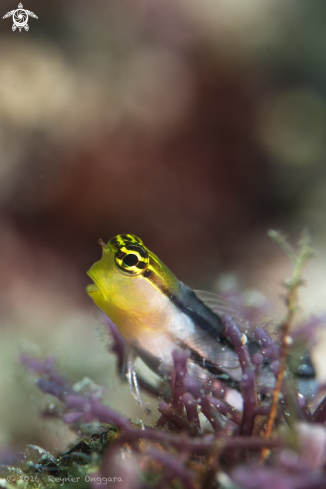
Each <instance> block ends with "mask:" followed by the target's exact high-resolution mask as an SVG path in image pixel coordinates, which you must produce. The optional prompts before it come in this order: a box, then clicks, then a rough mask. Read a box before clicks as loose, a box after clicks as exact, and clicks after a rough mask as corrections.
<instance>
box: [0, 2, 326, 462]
mask: <svg viewBox="0 0 326 489" xmlns="http://www.w3.org/2000/svg"><path fill="white" fill-rule="evenodd" d="M17 1H18V0H15V1H13V0H5V1H3V2H2V4H1V12H2V13H0V14H1V15H0V17H1V21H0V289H1V290H0V369H1V370H0V399H1V401H0V455H1V453H3V454H4V455H3V456H4V457H5V456H8V453H9V449H13V450H16V449H19V448H22V447H24V445H25V444H26V443H36V444H38V445H41V446H43V447H44V448H51V449H53V448H57V449H59V448H62V447H63V446H64V445H65V443H66V441H67V440H68V439H72V438H73V437H74V435H73V434H71V433H69V432H68V431H62V430H61V428H60V426H61V425H60V423H58V422H56V421H55V420H53V421H51V422H49V421H46V422H43V421H42V422H40V420H39V417H38V413H39V411H40V409H41V404H42V402H43V403H44V402H47V401H46V400H44V396H41V395H39V394H38V393H37V392H36V388H35V386H34V384H33V378H32V376H31V375H30V374H27V373H26V372H24V370H23V368H22V367H20V366H19V363H18V357H19V354H20V353H22V352H23V353H29V354H35V355H37V356H39V357H42V356H46V355H53V356H55V357H56V358H57V359H58V362H59V365H60V368H61V370H62V371H63V372H64V373H65V374H66V375H67V376H68V377H69V378H70V379H71V380H73V381H78V380H80V379H82V378H83V377H84V376H87V377H90V378H91V379H92V380H93V381H94V382H96V383H100V384H102V385H104V386H106V388H107V399H108V403H109V404H110V405H111V406H113V407H116V408H117V409H119V410H120V411H121V412H124V413H125V414H127V415H129V416H138V417H143V414H142V412H141V410H140V409H139V408H138V407H137V406H136V405H135V401H134V400H133V398H132V397H131V395H130V393H129V390H128V387H127V386H125V385H121V383H120V381H119V379H118V378H117V376H116V373H115V371H114V365H115V362H114V358H113V357H112V356H110V355H109V354H108V353H107V342H108V339H107V337H106V335H105V333H104V332H103V330H102V329H101V325H100V323H101V320H100V316H99V314H98V312H97V310H96V308H95V306H93V304H92V302H91V300H90V299H89V297H88V296H87V294H86V293H85V287H86V285H87V284H88V283H89V282H90V280H89V279H88V278H87V275H86V271H87V270H88V268H89V267H90V266H91V265H92V264H93V263H94V262H95V261H97V260H98V259H99V258H100V256H101V249H100V246H99V245H98V239H99V238H102V239H103V240H105V241H108V240H109V239H110V238H111V237H112V236H114V235H116V234H118V233H133V234H136V235H138V236H140V237H141V238H142V239H143V241H144V243H145V244H146V245H147V246H148V247H149V248H150V249H151V250H153V251H154V252H155V253H156V254H157V255H158V256H159V257H160V258H161V259H162V260H163V261H164V262H165V263H166V264H167V265H168V266H169V267H170V268H171V269H172V270H173V271H174V273H175V274H176V275H177V276H178V278H179V279H180V280H182V281H184V282H185V283H187V284H188V285H190V286H191V287H194V288H197V289H208V290H210V291H217V290H218V287H219V285H221V284H222V286H224V285H225V284H228V283H232V280H233V278H232V277H236V278H237V280H238V282H239V287H240V289H241V290H243V291H251V290H257V291H259V292H260V293H261V294H265V296H266V297H268V299H270V300H271V301H272V302H273V303H274V304H275V306H273V307H274V310H275V314H274V316H273V315H272V317H273V318H274V319H277V318H279V317H281V315H282V312H284V307H282V302H281V300H280V299H279V295H280V294H281V292H282V288H281V286H280V283H281V281H282V280H283V279H285V278H287V277H288V276H289V274H290V273H291V265H290V263H289V262H288V259H287V257H286V256H284V253H283V252H282V251H281V250H280V249H279V248H277V246H275V245H274V244H273V243H272V242H271V241H270V240H269V238H268V237H267V230H268V229H270V228H271V227H272V228H277V229H281V230H283V231H285V232H286V233H287V234H288V235H290V236H291V240H292V242H293V243H295V242H296V241H297V239H298V238H299V235H300V232H301V230H302V229H303V227H305V226H309V227H310V229H311V230H312V231H313V234H314V240H315V245H316V247H317V249H318V250H319V256H318V257H317V258H316V259H315V260H313V261H312V262H311V263H310V264H309V266H308V267H307V272H306V274H305V276H306V278H307V284H308V287H307V288H305V289H302V292H301V305H302V306H303V308H304V310H305V313H306V314H316V313H320V312H322V311H325V308H326V301H325V299H326V278H325V277H326V250H325V244H326V232H325V231H326V229H325V225H324V223H325V211H326V164H325V158H326V57H325V51H326V4H325V2H324V1H323V0H315V1H314V2H307V1H306V0H288V1H287V2H284V1H282V0H264V1H263V2H262V1H261V0H246V1H245V2H244V1H243V0H219V1H217V0H200V1H199V0H155V1H153V0H119V1H116V0H96V1H93V2H90V1H84V0H78V1H77V0H70V1H69V3H68V2H64V1H63V0H62V1H60V0H52V1H51V2H44V1H41V0H38V1H36V0H28V1H27V0H24V8H26V9H28V10H31V11H33V12H34V13H35V14H36V15H37V16H38V19H33V18H30V19H29V27H30V30H29V32H25V31H24V30H22V32H21V33H19V31H18V30H17V31H16V32H13V31H12V29H11V27H12V18H7V19H2V16H3V15H4V14H5V13H6V12H7V11H10V10H13V9H16V8H17ZM221 276H222V278H223V280H221ZM255 297H257V294H256V296H255ZM259 297H260V299H261V295H259ZM321 345H322V342H320V343H319V345H318V348H317V349H316V351H315V353H314V357H315V362H316V365H317V367H318V372H319V375H320V377H321V378H326V372H324V371H323V366H322V362H321V359H322V357H323V356H325V353H324V351H325V347H324V346H323V347H322V346H321ZM323 348H324V350H323ZM49 399H50V398H49ZM51 401H52V400H51ZM1 450H2V451H1Z"/></svg>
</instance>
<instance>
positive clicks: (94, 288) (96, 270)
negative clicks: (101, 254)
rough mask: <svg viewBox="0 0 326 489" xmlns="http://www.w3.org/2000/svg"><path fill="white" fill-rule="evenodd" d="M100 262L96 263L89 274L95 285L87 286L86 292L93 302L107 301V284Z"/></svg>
mask: <svg viewBox="0 0 326 489" xmlns="http://www.w3.org/2000/svg"><path fill="white" fill-rule="evenodd" d="M99 263H100V262H97V263H95V264H94V265H93V266H92V267H91V268H90V269H89V270H88V272H87V275H88V276H89V277H90V278H91V279H92V280H93V282H94V283H92V284H89V285H87V287H86V292H87V293H88V294H89V295H90V296H91V298H92V299H93V300H95V298H97V299H102V300H106V299H107V297H106V294H105V293H104V291H105V283H104V274H103V269H102V267H101V266H100V265H99Z"/></svg>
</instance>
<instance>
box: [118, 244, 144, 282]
mask: <svg viewBox="0 0 326 489" xmlns="http://www.w3.org/2000/svg"><path fill="white" fill-rule="evenodd" d="M115 262H116V264H117V266H118V267H119V268H121V270H123V271H124V272H127V273H130V274H132V275H139V274H141V273H143V272H144V271H145V270H146V269H147V267H148V263H149V257H148V253H147V251H146V248H145V247H143V246H140V245H138V244H123V245H122V246H120V247H119V249H118V251H117V252H116V254H115Z"/></svg>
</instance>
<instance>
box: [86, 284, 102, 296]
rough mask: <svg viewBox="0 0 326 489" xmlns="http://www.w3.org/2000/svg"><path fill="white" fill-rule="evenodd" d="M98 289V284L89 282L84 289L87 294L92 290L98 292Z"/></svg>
mask: <svg viewBox="0 0 326 489" xmlns="http://www.w3.org/2000/svg"><path fill="white" fill-rule="evenodd" d="M99 290H100V289H99V288H98V286H97V285H96V284H90V285H87V287H86V291H87V292H88V294H91V293H92V292H98V291H99Z"/></svg>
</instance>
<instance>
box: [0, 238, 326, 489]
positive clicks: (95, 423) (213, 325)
mask: <svg viewBox="0 0 326 489" xmlns="http://www.w3.org/2000/svg"><path fill="white" fill-rule="evenodd" d="M271 235H272V237H273V238H274V239H275V240H276V241H277V242H278V243H279V244H281V246H282V247H283V248H284V249H285V251H286V252H287V253H288V255H289V256H290V259H291V260H292V262H293V265H294V271H293V274H292V277H291V279H289V280H287V281H286V282H285V283H284V285H285V287H286V295H285V304H286V307H287V313H286V315H285V318H284V319H283V320H282V322H281V323H280V325H279V326H278V328H276V334H274V335H273V337H272V336H270V335H269V334H268V333H267V329H266V328H265V326H263V325H262V322H261V321H259V320H258V319H257V320H251V321H249V320H248V315H247V311H246V310H245V309H241V308H240V307H236V306H234V304H231V303H229V302H225V301H221V300H220V299H218V298H216V297H215V296H213V294H208V293H203V292H198V291H191V290H190V289H189V288H188V287H186V286H185V285H184V284H182V283H181V282H179V281H178V280H177V279H176V277H175V276H174V275H173V274H172V272H170V271H169V270H168V269H167V267H165V266H164V265H163V264H162V262H161V261H160V260H159V259H158V258H157V257H156V256H155V255H154V254H153V253H151V252H150V251H149V250H148V249H147V248H146V247H145V246H144V244H143V243H142V241H141V240H140V239H139V238H136V237H135V236H132V235H120V236H118V237H116V238H113V239H112V240H111V241H109V243H108V245H105V244H104V243H101V244H102V248H103V257H102V260H101V261H100V262H98V263H96V264H95V265H93V267H92V268H91V269H90V271H89V275H90V276H91V278H92V279H93V280H94V285H91V286H89V287H88V293H89V294H90V295H91V297H92V298H93V300H94V302H95V303H96V304H97V305H98V306H99V307H100V308H101V309H103V310H104V312H105V313H106V314H107V315H108V316H109V317H107V318H106V319H105V321H106V324H107V327H108V329H109V331H110V333H111V335H112V338H113V347H112V349H113V351H114V352H115V353H116V355H117V363H118V369H119V371H120V372H123V373H126V374H127V377H128V379H129V383H130V386H131V388H132V391H133V393H134V395H135V397H136V398H137V399H138V400H139V401H140V402H141V396H140V390H141V388H145V389H147V391H149V392H152V393H153V394H154V395H155V394H156V395H157V390H156V388H155V387H154V386H151V385H149V384H147V383H146V382H145V381H144V379H142V378H141V376H139V375H138V374H137V372H136V370H135V366H134V360H135V357H136V356H140V357H141V358H142V359H143V360H144V361H145V363H147V364H148V365H149V367H150V368H152V369H153V370H154V371H155V372H157V373H158V374H159V375H160V376H161V377H162V383H163V385H164V383H165V388H164V389H163V390H162V391H161V397H160V399H159V401H158V411H159V413H160V417H159V419H158V421H157V423H156V425H155V426H154V427H153V426H144V425H143V424H142V423H140V424H139V422H138V423H134V422H132V421H130V420H128V419H126V418H125V417H124V416H122V415H121V414H119V413H117V412H116V411H114V410H112V409H111V408H110V407H108V406H105V405H104V404H103V402H102V398H101V390H99V389H96V388H95V387H94V386H92V384H89V386H88V387H87V388H86V389H85V390H84V391H83V393H82V394H78V395H77V394H76V392H75V391H74V389H73V386H72V384H71V383H70V382H69V381H68V380H67V379H66V378H64V377H63V376H62V375H61V374H60V373H59V372H58V371H57V369H56V367H55V363H54V361H53V360H51V359H48V360H43V361H40V360H36V359H33V358H29V357H26V356H25V357H23V358H22V362H23V363H24V365H25V366H27V367H28V368H29V369H30V370H32V371H34V372H35V373H36V374H37V376H38V380H37V386H38V388H39V389H40V390H41V391H43V392H45V393H47V394H51V395H52V396H55V397H56V398H57V399H58V400H59V401H60V402H61V405H62V409H61V411H60V412H61V417H62V421H63V422H64V423H65V424H67V425H69V426H70V427H71V429H73V430H75V431H77V432H78V435H79V437H78V439H77V440H76V441H75V442H74V443H73V444H72V445H71V446H69V447H68V449H67V450H66V451H65V452H64V453H60V454H58V455H56V456H53V455H52V454H49V453H47V452H45V451H44V450H42V449H41V448H40V447H35V446H30V447H28V449H27V452H26V457H25V458H24V459H23V460H22V461H21V462H20V463H19V464H17V465H15V466H7V467H3V468H2V469H1V480H0V486H1V487H6V488H9V489H11V488H13V487H23V488H25V487H41V488H46V487H50V488H51V487H68V486H69V487H74V488H76V489H78V488H84V487H85V488H86V487H87V488H88V487H98V486H105V485H108V484H110V485H111V487H123V488H124V489H135V488H144V489H145V488H167V487H172V488H185V489H201V488H202V489H204V488H224V489H236V488H238V489H239V488H240V489H241V488H243V489H260V488H264V489H274V488H275V487H282V488H284V489H322V488H325V487H326V470H325V469H326V429H325V427H324V424H325V423H326V397H325V398H324V399H323V400H321V402H320V403H319V405H318V406H317V408H315V409H313V408H312V406H311V405H310V404H311V401H312V399H313V392H316V393H317V394H318V395H319V394H320V393H321V391H322V389H323V386H318V385H317V381H316V380H315V376H314V368H313V366H312V364H311V362H310V358H309V351H308V350H309V345H310V344H311V342H312V340H313V334H314V330H315V328H316V326H317V325H318V324H320V323H322V322H323V318H312V319H310V320H309V321H306V322H305V323H303V324H302V326H301V327H300V328H298V329H296V330H294V331H292V323H293V319H294V316H295V314H296V313H297V309H298V303H297V290H298V287H299V286H300V285H302V272H303V268H304V265H305V263H306V261H307V259H308V258H309V257H310V256H311V255H312V254H313V250H312V246H311V240H310V236H309V235H308V234H307V233H306V234H305V235H304V236H303V238H302V239H301V240H300V242H299V246H298V251H297V252H295V251H294V250H293V249H292V248H291V247H290V245H289V243H288V241H287V240H286V238H285V237H284V236H283V235H281V234H280V233H276V232H271ZM256 313H259V311H256ZM256 317H257V314H256ZM109 318H110V319H109ZM258 324H259V325H260V326H258ZM304 383H306V384H307V383H308V385H310V389H308V390H307V389H304V388H303V384H304ZM166 384H168V385H169V388H168V389H167V388H166ZM232 389H236V390H238V391H239V392H240V394H241V397H242V409H241V410H238V409H236V408H235V407H234V406H232V405H231V404H229V402H227V393H228V392H230V391H231V390H232ZM205 419H206V420H207V421H208V422H209V424H210V426H211V429H208V428H207V427H206V424H203V420H205Z"/></svg>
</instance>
